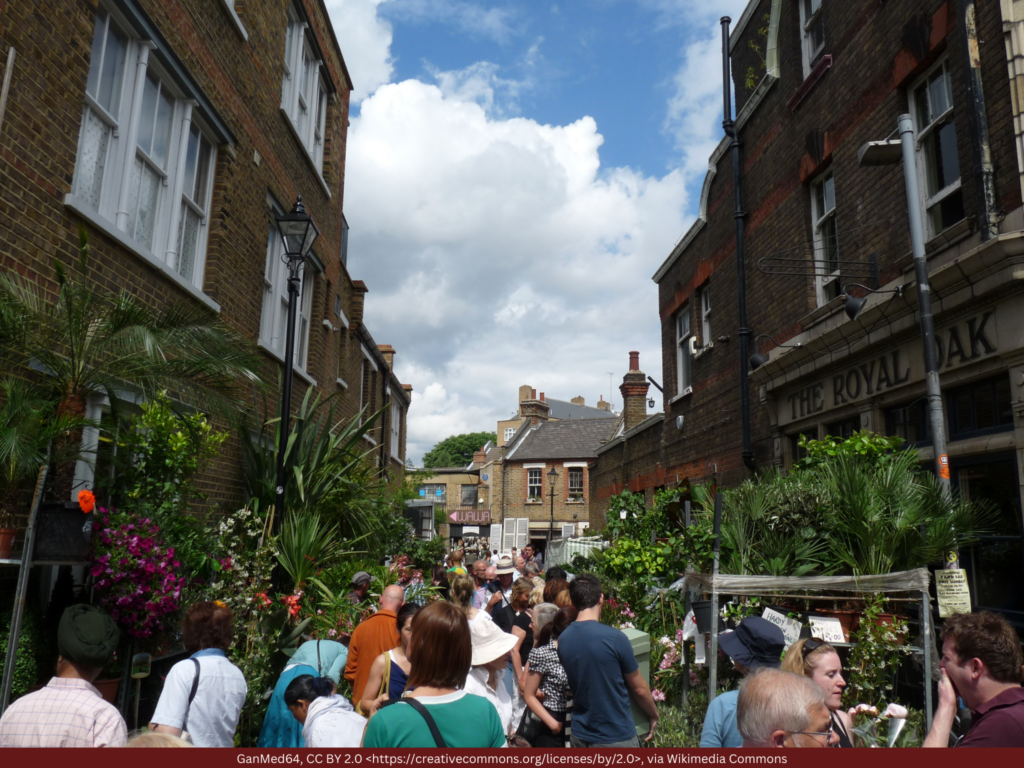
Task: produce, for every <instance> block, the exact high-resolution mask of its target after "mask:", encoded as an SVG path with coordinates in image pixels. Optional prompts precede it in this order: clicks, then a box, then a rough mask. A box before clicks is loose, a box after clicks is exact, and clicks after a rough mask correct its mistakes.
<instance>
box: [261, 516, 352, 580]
mask: <svg viewBox="0 0 1024 768" xmlns="http://www.w3.org/2000/svg"><path fill="white" fill-rule="evenodd" d="M341 554H342V553H341V551H340V546H339V542H338V526H337V525H329V524H327V523H325V522H324V521H323V520H322V519H321V518H320V515H318V514H316V513H312V512H302V513H296V512H292V513H290V514H289V515H288V518H287V519H286V520H285V522H284V525H283V526H282V528H281V536H280V538H279V539H278V542H277V561H278V563H280V564H281V567H282V568H284V570H285V572H286V573H287V574H288V575H289V576H291V578H292V582H293V583H294V584H295V586H296V588H298V589H302V588H303V587H304V585H305V584H306V582H307V581H309V579H310V578H312V576H313V575H314V574H315V573H316V572H317V569H318V568H320V567H321V566H323V565H325V564H327V563H329V562H330V561H331V560H333V559H334V558H336V557H338V556H339V555H341Z"/></svg>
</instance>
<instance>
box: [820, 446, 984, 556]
mask: <svg viewBox="0 0 1024 768" xmlns="http://www.w3.org/2000/svg"><path fill="white" fill-rule="evenodd" d="M916 470H917V454H916V453H915V452H913V451H904V452H901V453H896V454H892V455H891V456H890V457H888V458H887V459H886V460H885V461H884V462H878V463H874V462H864V461H863V460H861V459H859V458H858V457H856V456H851V455H840V456H837V457H836V458H835V460H834V461H832V462H829V463H827V464H824V465H822V467H821V468H820V470H819V471H820V472H821V475H822V477H823V478H824V480H825V482H826V483H827V487H828V495H829V505H830V507H831V512H832V516H831V520H830V530H829V533H828V541H829V554H830V557H831V559H832V561H833V563H834V565H835V567H836V568H837V569H842V570H844V571H845V572H847V573H852V574H854V575H865V574H883V573H892V572H894V571H904V570H909V569H911V568H920V567H923V566H926V565H929V564H932V563H937V562H940V561H941V560H942V556H943V554H944V553H945V552H947V551H949V550H950V549H957V548H962V547H964V546H967V545H969V544H972V543H974V542H975V541H976V540H977V537H978V535H979V534H984V533H986V532H987V531H988V530H990V528H991V526H992V523H993V521H994V520H995V519H996V516H997V514H998V513H997V510H996V509H995V507H994V505H992V504H990V503H989V502H980V501H964V500H963V499H961V498H959V497H958V496H957V495H956V494H954V495H953V496H952V497H951V498H947V497H946V496H945V495H944V493H943V491H942V489H941V488H940V486H939V484H938V482H937V481H936V480H935V478H934V477H933V476H932V475H931V474H928V473H922V472H917V471H916Z"/></svg>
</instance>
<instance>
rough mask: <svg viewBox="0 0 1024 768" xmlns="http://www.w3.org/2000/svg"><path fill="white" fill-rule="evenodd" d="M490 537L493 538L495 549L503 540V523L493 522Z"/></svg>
mask: <svg viewBox="0 0 1024 768" xmlns="http://www.w3.org/2000/svg"><path fill="white" fill-rule="evenodd" d="M488 538H489V539H490V540H491V549H495V548H496V547H497V546H498V542H499V541H501V525H500V524H499V523H491V535H490V536H488Z"/></svg>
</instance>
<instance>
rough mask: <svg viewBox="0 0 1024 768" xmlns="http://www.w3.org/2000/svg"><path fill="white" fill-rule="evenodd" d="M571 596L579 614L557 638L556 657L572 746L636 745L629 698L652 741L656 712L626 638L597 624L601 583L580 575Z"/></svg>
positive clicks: (571, 587) (590, 577)
mask: <svg viewBox="0 0 1024 768" xmlns="http://www.w3.org/2000/svg"><path fill="white" fill-rule="evenodd" d="M569 596H570V597H571V598H572V604H573V607H574V608H576V610H577V611H579V616H578V617H577V618H576V621H574V622H573V623H572V624H570V625H569V627H568V628H567V629H566V630H565V631H564V632H562V634H561V635H559V637H558V656H559V658H560V659H561V661H562V666H563V667H564V668H565V674H566V676H567V677H568V678H569V689H570V690H571V691H572V695H573V711H572V737H571V740H572V746H574V747H639V746H640V740H639V739H638V738H637V735H636V726H634V724H633V714H632V711H631V709H630V705H629V696H630V694H632V695H633V698H634V699H636V702H637V704H639V705H640V708H641V709H643V711H644V712H645V713H646V714H647V717H648V719H649V721H650V725H651V727H650V731H648V733H647V737H646V738H645V739H644V741H650V740H651V739H652V738H654V729H655V728H656V727H657V726H658V709H657V707H656V706H655V704H654V697H653V696H651V689H650V687H649V686H648V685H647V681H646V680H644V679H643V677H642V676H641V674H640V668H639V665H638V664H637V661H636V657H635V656H634V654H633V646H632V645H630V643H629V640H628V639H627V638H626V635H625V634H623V633H622V632H621V631H620V630H618V629H613V628H612V627H609V626H606V625H604V624H602V623H601V621H600V619H601V606H602V605H603V604H604V595H603V594H601V582H600V581H598V579H597V577H596V576H592V575H590V574H584V575H582V576H578V577H577V578H576V580H575V581H573V582H572V584H570V585H569Z"/></svg>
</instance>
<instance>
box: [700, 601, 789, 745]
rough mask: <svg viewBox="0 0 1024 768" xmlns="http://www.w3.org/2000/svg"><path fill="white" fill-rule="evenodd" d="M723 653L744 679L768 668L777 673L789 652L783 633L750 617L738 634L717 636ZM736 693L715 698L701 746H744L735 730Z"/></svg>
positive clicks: (731, 633)
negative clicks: (744, 676)
mask: <svg viewBox="0 0 1024 768" xmlns="http://www.w3.org/2000/svg"><path fill="white" fill-rule="evenodd" d="M718 644H719V646H720V647H721V649H722V650H723V651H724V652H725V653H727V654H729V658H731V659H732V663H733V666H734V667H736V669H737V670H739V672H740V673H741V674H743V675H747V674H749V673H751V672H753V671H754V670H755V669H760V668H762V667H769V668H772V669H778V668H779V665H780V664H781V659H782V651H783V650H785V648H786V636H785V635H783V634H782V630H781V629H779V628H778V627H777V626H775V625H774V624H772V623H771V622H770V621H768V620H767V619H762V618H761V617H760V616H748V617H747V618H745V619H744V620H743V621H741V622H740V625H739V626H738V627H736V631H735V632H726V633H723V634H721V635H719V636H718ZM737 695H738V694H737V692H736V691H729V692H727V693H723V694H721V695H719V696H716V697H715V700H714V701H712V702H711V705H710V706H709V707H708V712H707V714H706V715H705V716H704V728H703V730H702V731H701V734H700V745H701V746H702V747H705V748H711V749H722V748H723V747H727V748H735V747H740V746H742V745H743V739H742V738H741V736H740V732H739V731H738V730H737V728H736V700H737Z"/></svg>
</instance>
